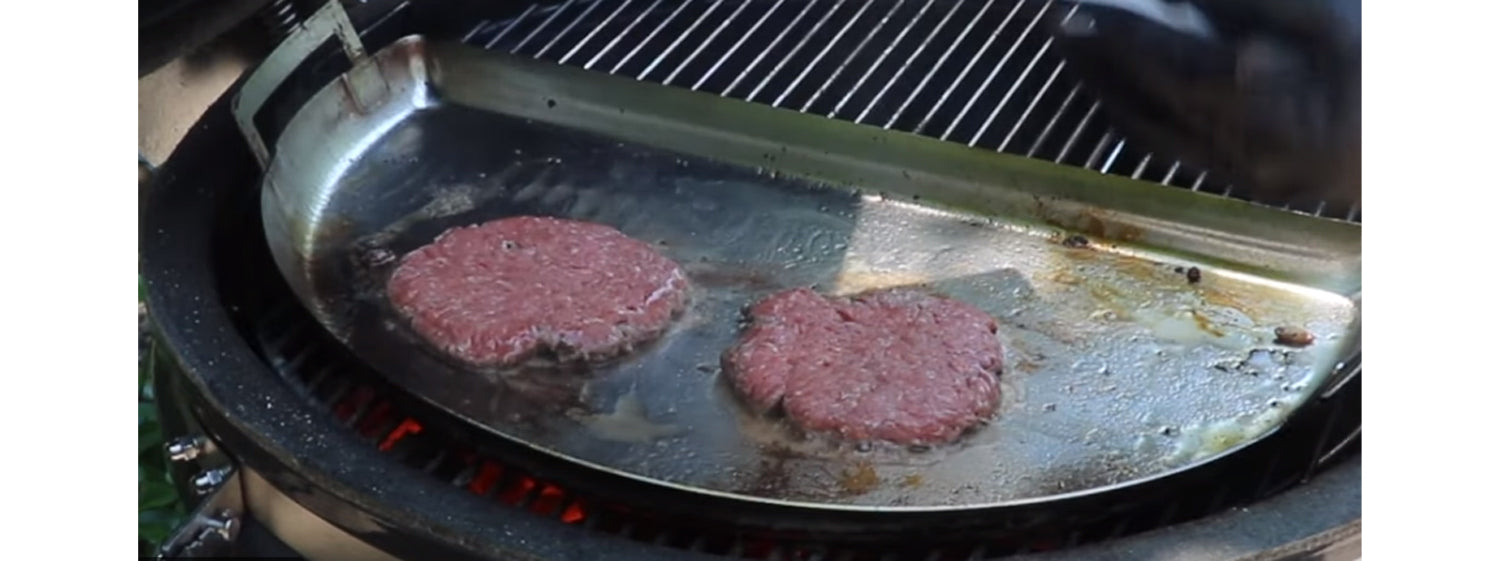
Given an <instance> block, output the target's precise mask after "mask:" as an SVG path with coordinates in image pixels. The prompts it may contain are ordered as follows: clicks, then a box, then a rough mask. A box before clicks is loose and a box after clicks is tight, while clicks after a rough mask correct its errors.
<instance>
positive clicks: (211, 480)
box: [192, 467, 229, 495]
mask: <svg viewBox="0 0 1500 561" xmlns="http://www.w3.org/2000/svg"><path fill="white" fill-rule="evenodd" d="M228 478H229V468H227V467H221V468H218V469H211V470H208V471H205V472H203V473H200V474H198V475H196V476H193V481H192V485H193V491H195V492H197V493H198V494H199V495H206V494H208V493H212V492H213V491H214V489H218V488H219V486H220V485H223V484H224V481H225V480H226V479H228Z"/></svg>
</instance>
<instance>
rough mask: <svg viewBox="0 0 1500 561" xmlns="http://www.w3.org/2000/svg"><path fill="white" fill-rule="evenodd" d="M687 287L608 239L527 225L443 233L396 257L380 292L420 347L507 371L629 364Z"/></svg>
mask: <svg viewBox="0 0 1500 561" xmlns="http://www.w3.org/2000/svg"><path fill="white" fill-rule="evenodd" d="M687 286H688V285H687V280H686V277H684V276H683V273H682V269H681V268H680V267H679V266H678V265H677V264H676V263H674V262H673V261H671V260H670V259H668V258H666V257H664V256H662V255H661V254H660V253H658V252H656V250H655V249H653V248H652V247H651V246H650V245H647V244H646V243H644V242H641V241H638V240H634V239H631V238H629V237H627V236H626V235H625V234H623V233H621V232H620V231H618V230H616V229H614V228H611V227H609V226H604V225H601V224H593V223H588V222H579V221H574V220H564V219H558V218H547V217H533V216H525V217H515V218H503V219H499V220H494V221H491V222H486V223H483V224H478V225H473V226H463V227H458V228H453V229H450V230H448V231H446V232H443V233H442V234H441V235H439V236H438V237H437V239H436V240H435V241H433V242H432V243H430V244H428V245H426V246H423V247H420V248H418V249H416V250H414V251H412V252H411V253H408V254H406V256H404V257H402V259H401V263H400V264H399V265H398V266H397V268H396V270H395V272H394V273H392V275H391V278H390V281H389V282H388V284H387V285H386V292H387V295H388V297H389V298H390V301H391V303H392V305H393V306H394V307H395V308H396V310H397V311H398V312H399V313H400V314H401V315H402V316H403V317H405V318H406V319H407V320H408V321H409V322H410V324H411V326H412V328H413V330H414V331H416V332H417V333H418V334H419V335H421V336H422V338H424V339H426V340H427V342H428V343H430V344H432V345H433V346H435V347H437V348H438V349H441V350H442V351H443V352H445V353H447V354H449V355H451V356H452V357H454V358H457V359H459V360H461V361H463V362H466V363H470V364H475V365H481V366H509V365H514V364H516V363H519V362H522V361H525V360H528V359H530V358H532V357H535V356H537V355H539V354H541V353H548V354H550V355H552V356H554V357H555V358H557V359H558V360H560V361H564V362H571V361H595V360H601V359H605V358H610V357H615V356H618V355H621V354H624V353H628V352H630V351H631V350H632V349H634V348H635V347H636V346H638V345H640V344H642V343H644V342H647V341H649V340H652V339H655V338H656V337H658V336H660V335H661V334H662V333H663V332H665V331H666V329H667V328H668V327H669V326H670V325H671V323H672V322H673V320H674V318H675V317H676V316H677V314H678V313H679V312H680V311H681V310H682V309H683V308H684V307H685V306H686V305H687V300H688V294H687Z"/></svg>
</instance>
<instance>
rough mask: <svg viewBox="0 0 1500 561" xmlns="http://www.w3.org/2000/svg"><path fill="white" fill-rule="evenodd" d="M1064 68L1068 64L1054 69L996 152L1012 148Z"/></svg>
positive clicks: (1060, 64)
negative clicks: (1038, 104)
mask: <svg viewBox="0 0 1500 561" xmlns="http://www.w3.org/2000/svg"><path fill="white" fill-rule="evenodd" d="M1064 66H1067V63H1064V62H1059V63H1057V66H1056V67H1053V69H1052V75H1050V76H1048V77H1047V81H1046V82H1044V83H1042V89H1041V91H1038V92H1037V93H1036V95H1034V96H1031V103H1027V104H1026V109H1025V110H1023V111H1021V116H1020V117H1018V118H1016V124H1014V125H1011V127H1010V132H1008V133H1005V140H1002V141H1000V146H999V147H998V148H995V151H996V152H1004V151H1005V147H1006V146H1010V141H1011V140H1014V139H1015V138H1016V133H1018V132H1020V131H1021V125H1023V124H1025V123H1026V119H1027V118H1029V117H1031V112H1032V111H1034V110H1036V104H1037V103H1040V102H1041V101H1042V98H1043V97H1046V96H1047V92H1050V91H1052V84H1053V83H1054V82H1056V81H1057V77H1058V76H1059V75H1061V74H1062V69H1063V67H1064Z"/></svg>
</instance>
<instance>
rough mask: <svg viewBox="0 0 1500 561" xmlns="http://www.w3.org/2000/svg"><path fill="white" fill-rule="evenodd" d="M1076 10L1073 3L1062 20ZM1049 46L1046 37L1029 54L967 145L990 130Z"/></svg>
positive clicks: (1049, 39) (1050, 41)
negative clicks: (1043, 41) (1024, 63)
mask: <svg viewBox="0 0 1500 561" xmlns="http://www.w3.org/2000/svg"><path fill="white" fill-rule="evenodd" d="M1077 12H1078V6H1077V5H1076V4H1075V5H1074V6H1073V9H1071V10H1068V13H1067V15H1065V16H1063V21H1068V20H1070V19H1073V14H1074V13H1077ZM1042 13H1046V9H1045V8H1044V9H1043V10H1042ZM1031 31H1032V30H1031V29H1027V30H1026V32H1025V33H1026V35H1023V36H1022V40H1023V41H1024V40H1025V38H1026V37H1027V36H1029V35H1030V34H1031ZM1051 47H1052V38H1051V37H1048V38H1047V41H1046V42H1045V43H1042V47H1041V48H1040V49H1037V51H1036V54H1035V55H1032V56H1031V62H1028V63H1026V68H1024V69H1022V70H1021V76H1020V77H1019V78H1016V81H1015V82H1012V83H1011V85H1010V89H1009V90H1006V91H1005V96H1004V97H1002V98H1000V103H997V104H995V108H994V109H992V110H990V115H989V116H988V117H985V119H984V124H983V125H980V126H979V130H976V131H974V136H973V138H970V139H969V146H974V145H975V144H976V143H978V142H979V137H981V136H984V133H985V132H986V131H988V130H990V125H993V124H994V123H995V117H997V116H999V115H1000V110H1001V109H1004V108H1005V105H1006V104H1008V103H1010V98H1011V96H1014V95H1016V90H1017V89H1019V88H1020V87H1021V84H1024V83H1026V77H1027V76H1030V75H1031V71H1032V70H1035V69H1036V63H1037V62H1039V61H1041V60H1042V55H1045V54H1047V49H1049V48H1051Z"/></svg>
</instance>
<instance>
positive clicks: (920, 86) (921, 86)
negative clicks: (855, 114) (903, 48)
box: [880, 0, 1022, 133]
mask: <svg viewBox="0 0 1500 561" xmlns="http://www.w3.org/2000/svg"><path fill="white" fill-rule="evenodd" d="M993 5H995V0H986V1H984V6H980V13H981V15H983V13H986V12H989V10H990V6H993ZM1020 7H1022V5H1020V3H1019V1H1017V3H1016V6H1014V7H1011V15H1016V12H1017V10H1019V9H1020ZM1010 21H1011V18H1010V17H1007V18H1005V21H1002V23H1001V27H998V28H996V30H995V33H992V34H990V39H989V40H986V42H984V45H981V46H980V51H978V52H977V54H975V55H974V57H971V58H969V66H971V68H972V66H974V62H975V60H978V57H980V54H983V52H984V51H986V49H987V48H989V46H990V42H993V40H995V37H996V36H998V34H999V33H1001V30H1002V28H1005V24H1008V23H1010ZM977 23H980V15H975V17H974V18H969V24H968V26H963V31H959V36H957V37H954V39H953V42H950V43H948V48H947V49H944V51H942V54H941V55H938V62H936V63H933V65H932V69H929V71H927V75H924V77H922V80H921V81H919V83H916V87H915V89H912V93H909V95H907V96H906V99H904V101H901V105H900V107H898V108H895V114H892V115H891V118H889V120H886V121H885V124H883V126H880V127H882V129H889V127H891V124H895V120H897V118H901V114H904V113H906V110H907V108H909V107H910V105H912V101H913V99H916V95H918V93H921V92H922V90H926V89H927V83H929V81H932V80H933V75H935V74H938V69H939V68H942V66H944V65H945V63H948V57H951V55H953V51H954V49H957V48H959V43H962V42H963V39H966V37H969V31H974V24H977ZM960 81H963V75H960V77H959V80H954V81H953V83H950V84H948V90H947V92H944V95H942V96H941V98H939V99H938V102H936V104H933V107H932V110H930V111H929V113H927V115H926V117H922V120H921V123H919V124H918V126H916V130H915V132H918V133H919V132H921V130H922V127H924V126H927V120H929V118H932V111H938V108H939V107H942V104H944V102H945V101H948V95H950V93H953V89H954V87H957V86H959V83H960Z"/></svg>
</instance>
